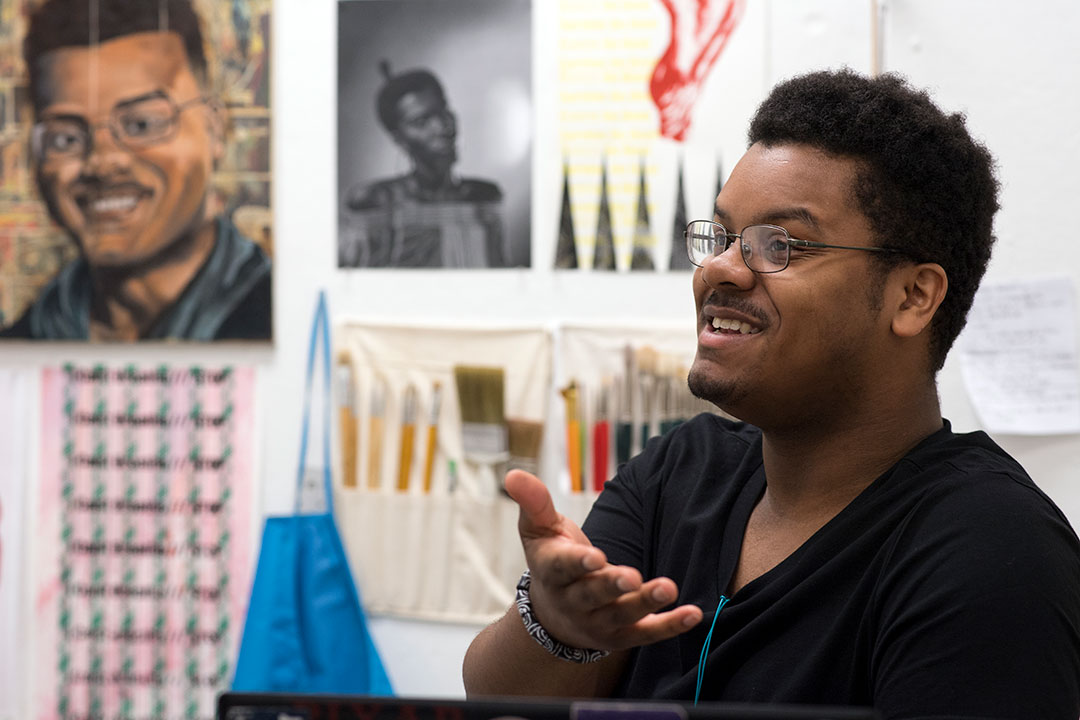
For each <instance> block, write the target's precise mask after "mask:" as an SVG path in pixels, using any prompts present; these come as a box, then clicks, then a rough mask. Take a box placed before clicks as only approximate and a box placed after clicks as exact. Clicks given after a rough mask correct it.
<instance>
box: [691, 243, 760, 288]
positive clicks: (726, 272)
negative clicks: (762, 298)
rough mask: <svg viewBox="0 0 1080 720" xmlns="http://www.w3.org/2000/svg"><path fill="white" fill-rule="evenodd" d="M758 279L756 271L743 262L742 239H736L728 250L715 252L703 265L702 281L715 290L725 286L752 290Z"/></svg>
mask: <svg viewBox="0 0 1080 720" xmlns="http://www.w3.org/2000/svg"><path fill="white" fill-rule="evenodd" d="M756 277H757V276H756V275H755V274H754V271H753V270H751V269H750V268H749V267H748V266H747V264H746V262H745V261H744V260H743V256H742V241H741V238H736V239H735V241H734V242H732V243H731V245H729V246H728V248H727V250H724V251H722V252H719V253H716V252H714V253H713V254H712V255H710V256H709V257H707V258H705V262H704V263H702V265H701V279H702V280H704V281H705V284H707V285H709V286H710V287H714V288H716V287H720V286H721V285H725V284H728V285H735V286H737V287H739V288H744V289H746V288H750V287H752V286H753V284H754V282H755V279H756Z"/></svg>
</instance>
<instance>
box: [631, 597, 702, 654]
mask: <svg viewBox="0 0 1080 720" xmlns="http://www.w3.org/2000/svg"><path fill="white" fill-rule="evenodd" d="M704 616H705V615H704V613H702V611H701V608H699V607H698V606H697V605H680V606H679V607H677V608H674V609H672V610H668V611H666V612H661V613H650V614H648V615H646V616H645V617H643V618H641V619H640V620H638V621H637V622H636V623H634V624H633V625H631V626H630V627H628V628H627V629H626V630H625V631H623V632H620V633H619V639H620V643H619V644H620V645H622V646H623V647H628V648H629V647H636V646H638V645H649V644H651V643H655V642H660V641H661V640H667V639H669V638H673V637H675V636H677V635H681V634H682V633H684V632H686V631H687V630H689V629H690V628H692V627H694V626H695V625H697V624H698V623H700V622H701V620H702V618H703V617H704ZM623 643H625V645H623Z"/></svg>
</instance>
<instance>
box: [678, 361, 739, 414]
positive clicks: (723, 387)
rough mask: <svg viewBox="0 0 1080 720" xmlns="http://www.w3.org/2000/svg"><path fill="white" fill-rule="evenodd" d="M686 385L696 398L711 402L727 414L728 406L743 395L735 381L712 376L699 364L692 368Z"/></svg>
mask: <svg viewBox="0 0 1080 720" xmlns="http://www.w3.org/2000/svg"><path fill="white" fill-rule="evenodd" d="M686 385H687V387H689V388H690V392H691V393H692V394H693V395H694V397H696V398H700V399H702V400H705V401H706V402H711V403H712V404H713V405H715V406H717V407H718V408H720V409H721V410H724V411H725V412H727V411H728V410H727V407H726V406H729V405H731V404H732V403H733V402H735V401H737V400H738V399H739V398H740V397H741V395H742V393H741V392H740V391H739V387H738V384H737V383H736V382H735V381H733V380H730V379H721V378H717V377H712V376H710V375H709V373H708V372H707V371H706V370H705V369H703V368H702V367H701V364H700V363H698V362H695V363H694V364H693V365H692V366H691V367H690V374H689V375H687V377H686Z"/></svg>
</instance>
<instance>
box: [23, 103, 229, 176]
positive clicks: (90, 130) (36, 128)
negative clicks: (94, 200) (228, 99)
mask: <svg viewBox="0 0 1080 720" xmlns="http://www.w3.org/2000/svg"><path fill="white" fill-rule="evenodd" d="M155 99H162V100H165V101H166V102H167V103H169V105H171V106H172V114H171V115H170V119H169V124H170V128H169V131H168V132H167V133H165V134H164V135H162V136H161V137H159V138H157V139H155V140H153V141H152V142H148V143H146V144H144V145H131V144H130V143H129V142H127V141H126V140H124V138H123V137H122V133H121V132H120V131H119V130H117V128H116V125H115V124H114V123H115V122H116V113H117V111H118V110H121V109H123V108H126V107H130V106H132V105H137V104H139V103H142V102H146V101H147V100H155ZM213 102H214V101H213V99H212V98H210V97H208V96H206V95H197V96H196V97H193V98H191V99H190V100H185V101H184V102H182V103H178V102H176V100H174V99H173V98H172V96H171V95H169V94H168V93H167V92H165V91H164V90H152V91H151V92H148V93H145V94H143V95H139V96H137V97H133V98H129V99H127V100H121V101H120V102H118V103H116V104H115V105H113V106H112V108H111V109H110V110H109V116H108V118H107V119H105V120H103V121H101V122H96V123H91V122H90V121H89V120H88V119H87V118H86V117H84V116H82V115H72V114H66V113H61V114H59V115H54V116H52V117H47V118H43V119H41V120H38V121H37V122H36V123H34V125H33V127H32V128H31V131H30V132H31V148H32V150H33V154H34V157H35V158H36V159H37V161H38V162H39V163H43V162H48V161H49V160H70V159H76V158H77V159H79V160H81V161H85V160H86V159H87V158H88V157H90V154H91V153H92V152H93V150H94V138H95V137H96V136H97V131H98V128H101V127H107V128H109V133H110V134H111V135H112V137H113V140H114V141H116V143H117V144H119V145H120V146H121V147H123V148H124V149H125V150H127V151H129V152H139V151H140V150H145V149H146V148H149V147H154V146H155V145H160V144H162V143H164V142H168V141H169V140H171V139H173V138H174V137H175V136H176V133H177V131H178V130H179V129H180V123H179V119H180V114H181V113H182V112H183V111H184V110H187V109H188V108H189V107H194V106H195V105H197V104H199V103H205V104H207V105H209V104H211V103H213ZM53 120H71V121H74V122H76V123H78V124H81V125H82V127H83V129H84V130H85V131H86V147H85V148H83V151H82V152H81V153H70V154H63V153H62V154H59V155H55V156H53V157H52V158H50V157H48V156H47V155H46V153H45V152H44V151H43V150H42V148H41V145H42V141H41V139H40V136H41V135H42V134H43V133H44V131H45V126H46V124H47V123H49V122H50V121H53Z"/></svg>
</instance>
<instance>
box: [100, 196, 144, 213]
mask: <svg viewBox="0 0 1080 720" xmlns="http://www.w3.org/2000/svg"><path fill="white" fill-rule="evenodd" d="M137 202H138V198H136V197H135V196H134V195H114V196H111V197H103V198H98V199H97V200H95V201H94V202H93V204H92V206H91V207H92V208H93V210H94V212H99V213H106V212H123V211H126V210H130V209H132V208H133V207H135V203H137Z"/></svg>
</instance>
